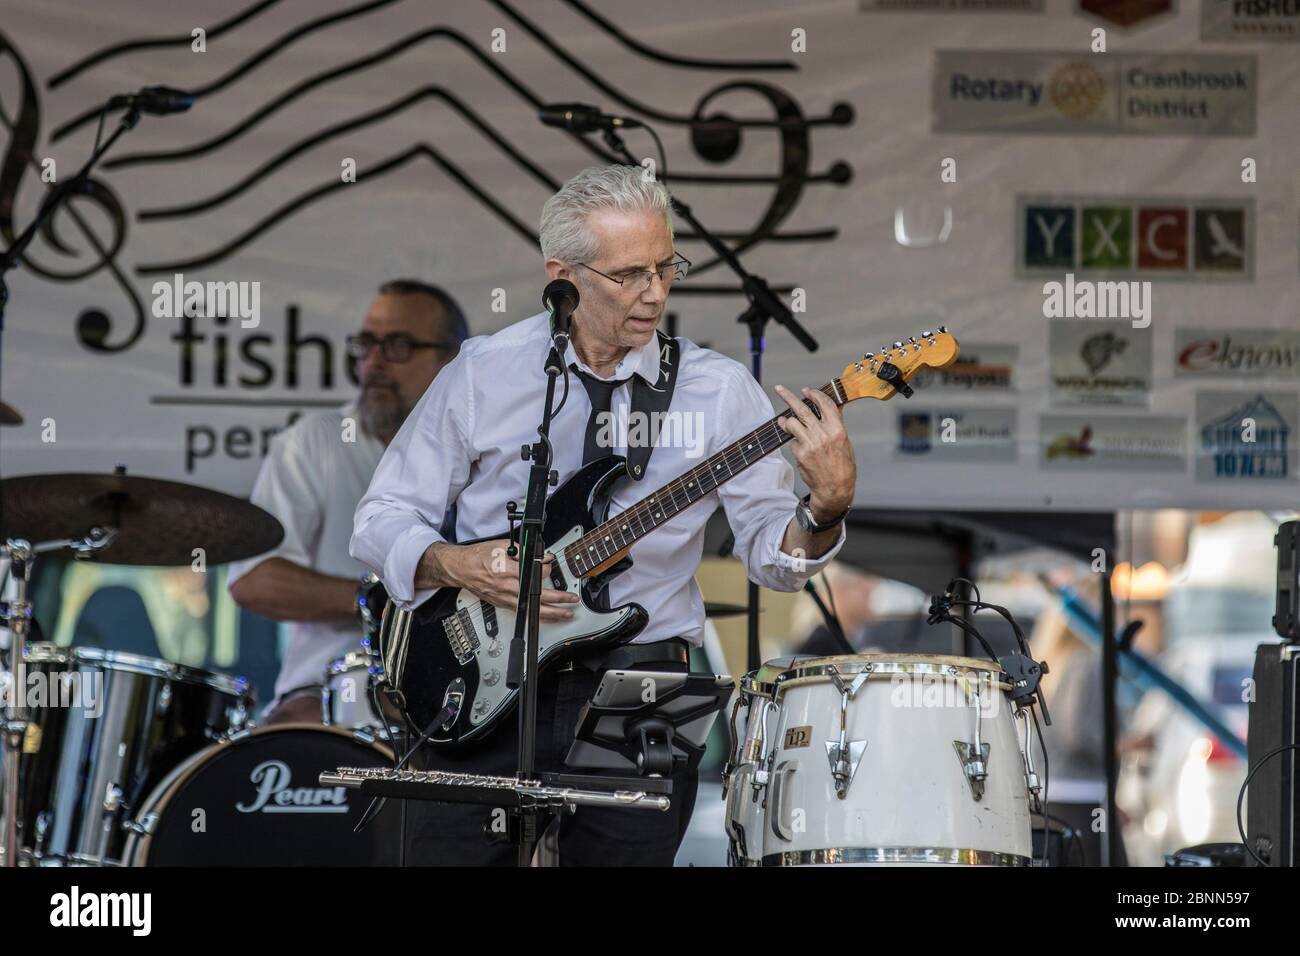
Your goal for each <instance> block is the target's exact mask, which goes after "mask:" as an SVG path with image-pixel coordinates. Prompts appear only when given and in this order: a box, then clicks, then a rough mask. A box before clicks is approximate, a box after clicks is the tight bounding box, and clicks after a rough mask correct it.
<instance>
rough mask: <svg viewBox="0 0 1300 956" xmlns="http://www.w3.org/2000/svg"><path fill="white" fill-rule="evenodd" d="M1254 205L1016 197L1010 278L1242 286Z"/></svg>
mask: <svg viewBox="0 0 1300 956" xmlns="http://www.w3.org/2000/svg"><path fill="white" fill-rule="evenodd" d="M1254 234H1255V206H1254V202H1253V201H1252V200H1248V199H1246V200H1228V199H1171V198H1168V197H1166V198H1161V199H1136V198H1135V199H1121V198H1118V197H1114V196H1110V197H1097V198H1095V199H1092V198H1080V197H1066V196H1061V197H1050V196H1048V197H1040V196H1024V195H1021V196H1017V197H1016V275H1017V276H1019V277H1021V278H1032V277H1037V276H1060V275H1061V273H1063V272H1070V273H1079V274H1081V275H1087V276H1093V277H1099V276H1108V277H1113V278H1119V277H1125V276H1140V277H1141V278H1143V279H1230V280H1247V279H1250V278H1251V277H1252V276H1253V275H1254V269H1255V241H1254Z"/></svg>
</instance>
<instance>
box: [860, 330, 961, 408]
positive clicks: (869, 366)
mask: <svg viewBox="0 0 1300 956" xmlns="http://www.w3.org/2000/svg"><path fill="white" fill-rule="evenodd" d="M959 351H960V349H959V348H958V346H957V340H956V339H955V338H953V337H952V333H951V332H949V331H948V329H947V328H946V327H945V326H942V325H941V326H939V331H937V332H922V333H921V334H920V335H918V336H915V337H913V338H909V339H908V340H907V341H906V342H895V343H894V344H893V345H892V346H890V347H889V348H885V349H881V350H880V351H879V352H868V353H867V354H866V355H864V356H862V359H861V360H860V361H857V362H854V363H853V364H852V365H848V366H845V368H844V373H843V374H842V375H841V376H840V386H841V388H842V389H843V391H844V395H845V399H844V400H845V401H846V402H851V401H853V400H854V399H857V398H878V399H881V400H884V399H887V398H893V397H894V394H895V392H896V391H897V389H895V388H894V386H893V385H890V384H889V383H888V382H886V381H885V380H884V379H882V378H879V377H878V376H877V374H876V373H877V372H879V371H880V369H881V367H882V365H883V364H884V363H885V362H889V363H890V364H892V365H894V366H896V367H897V368H898V371H899V372H900V373H901V375H902V379H903V381H904V382H906V381H908V380H910V379H911V378H912V377H913V376H914V375H916V374H917V373H918V372H920V371H921V370H922V369H927V368H947V367H948V366H949V365H951V364H952V363H953V362H955V361H956V360H957V354H958V352H959Z"/></svg>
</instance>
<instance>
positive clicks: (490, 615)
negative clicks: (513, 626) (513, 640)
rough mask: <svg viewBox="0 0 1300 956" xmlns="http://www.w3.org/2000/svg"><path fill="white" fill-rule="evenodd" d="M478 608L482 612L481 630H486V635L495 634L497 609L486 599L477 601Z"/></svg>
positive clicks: (492, 635) (491, 635)
mask: <svg viewBox="0 0 1300 956" xmlns="http://www.w3.org/2000/svg"><path fill="white" fill-rule="evenodd" d="M478 606H479V610H480V611H482V612H483V630H485V631H487V636H488V637H496V636H497V630H498V627H497V609H496V608H495V607H494V606H493V605H491V604H489V603H488V602H487V601H479V602H478Z"/></svg>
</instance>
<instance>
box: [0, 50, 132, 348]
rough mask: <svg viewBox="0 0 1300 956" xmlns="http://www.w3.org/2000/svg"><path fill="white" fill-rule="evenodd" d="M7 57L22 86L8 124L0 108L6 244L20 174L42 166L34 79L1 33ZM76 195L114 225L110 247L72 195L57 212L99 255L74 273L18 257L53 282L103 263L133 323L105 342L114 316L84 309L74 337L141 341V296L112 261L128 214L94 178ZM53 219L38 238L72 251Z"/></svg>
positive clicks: (1, 223)
mask: <svg viewBox="0 0 1300 956" xmlns="http://www.w3.org/2000/svg"><path fill="white" fill-rule="evenodd" d="M6 56H7V57H9V58H11V59H12V60H13V61H14V66H15V68H16V69H17V72H18V77H19V81H20V84H21V87H22V96H21V102H20V104H19V107H18V113H17V119H16V120H15V122H14V123H12V124H11V123H10V122H9V117H8V116H7V115H5V114H4V113H3V111H0V119H2V120H3V122H4V124H5V126H6V127H8V129H9V134H10V136H9V143H8V145H7V146H6V148H5V154H4V158H3V160H0V235H3V237H4V239H5V241H6V243H7V244H12V243H13V240H14V222H13V215H14V207H15V205H16V203H17V197H18V190H19V189H20V188H21V186H22V180H23V177H24V175H26V173H27V170H28V169H36V170H39V169H40V168H41V167H40V163H39V161H38V160H37V158H36V155H35V147H36V141H37V139H38V138H39V136H40V102H39V100H38V98H37V95H36V83H35V82H34V81H33V80H32V75H31V71H30V70H29V69H28V68H27V63H26V61H24V60H23V58H22V56H21V54H19V52H18V49H17V48H16V47H15V46H14V45H13V44H12V43H11V42H10V41H9V38H8V37H7V36H5V35H4V34H2V33H0V60H2V59H4V58H5V57H6ZM75 195H81V196H88V197H89V198H90V200H91V201H92V202H93V203H95V204H96V205H98V206H99V207H100V208H101V209H103V211H104V214H105V215H106V216H107V218H108V220H109V222H110V223H111V224H112V226H113V237H114V238H113V242H112V243H111V246H110V248H107V249H106V248H105V247H104V246H103V245H102V244H101V243H100V241H99V236H97V235H96V234H95V232H94V230H92V229H91V228H90V226H89V225H88V224H87V223H86V221H85V220H84V219H83V218H82V217H81V214H80V213H79V212H77V210H76V209H75V208H74V207H73V206H72V204H71V197H70V198H69V200H68V201H66V202H65V203H64V205H63V206H62V207H61V208H60V210H59V211H60V212H63V213H66V214H67V215H69V216H71V217H72V219H73V221H74V222H76V223H77V225H78V226H79V227H80V228H81V231H82V233H83V234H84V235H85V237H86V240H87V241H88V242H89V243H90V245H92V246H94V247H95V251H96V252H97V253H98V254H99V259H98V260H97V261H95V262H93V263H91V265H89V266H87V267H86V268H84V269H81V270H78V271H74V272H54V271H52V270H50V269H47V268H44V267H43V266H40V265H38V264H36V263H34V262H32V260H31V259H29V258H28V257H27V256H26V255H24V256H22V258H21V260H20V261H21V262H22V264H23V265H25V266H26V267H27V269H28V271H30V272H32V273H34V274H36V275H39V276H42V277H43V278H46V279H52V280H54V281H56V282H74V281H77V280H78V279H83V278H85V277H87V276H89V275H92V274H94V273H96V272H98V271H99V270H100V269H102V268H107V269H108V271H109V272H110V273H111V274H112V276H113V278H114V279H116V280H117V284H118V285H119V286H120V287H121V289H122V291H123V293H124V295H125V296H126V299H127V301H128V302H129V303H130V304H131V306H132V307H133V308H134V310H135V327H134V328H133V329H132V330H131V332H130V333H129V334H128V336H127V338H126V339H125V341H123V342H120V343H118V344H115V345H109V344H107V339H108V336H109V334H110V333H111V331H112V319H111V318H110V317H109V316H108V315H107V314H106V313H104V312H102V311H100V310H98V309H88V310H86V311H84V312H82V313H81V315H80V316H78V317H77V337H78V338H79V339H80V340H81V343H82V345H84V346H85V347H86V348H89V349H93V350H95V351H99V352H120V351H123V350H124V349H128V348H130V347H131V346H133V345H134V344H135V343H136V342H137V341H139V339H140V337H141V336H142V335H143V334H144V329H145V315H144V304H143V303H142V302H141V301H140V297H139V296H138V295H137V294H136V291H135V289H134V288H133V287H132V286H131V284H130V283H129V282H128V281H127V278H126V276H125V275H124V274H123V272H122V270H121V269H120V268H119V267H118V265H117V262H116V261H115V260H114V257H115V256H116V254H117V252H118V251H119V250H120V249H121V248H122V245H123V243H124V242H125V240H126V227H127V219H126V213H125V212H124V210H123V209H122V204H121V203H120V202H119V201H118V199H117V196H116V195H114V194H113V192H112V190H110V189H109V188H108V187H107V186H105V185H104V184H103V183H101V182H99V181H98V180H94V179H90V180H87V181H86V183H85V185H84V187H83V188H82V190H81V192H80V193H77V194H75ZM55 222H56V218H55V217H51V218H50V219H49V220H47V221H46V223H45V225H44V226H43V227H42V229H41V233H40V234H41V236H42V238H43V239H44V240H45V241H46V242H47V243H49V245H50V246H52V247H53V248H54V249H56V250H58V251H59V252H61V253H63V254H64V255H68V256H71V255H73V254H74V252H75V250H74V249H73V248H72V247H71V246H69V245H67V244H66V243H65V242H63V240H62V239H61V238H60V237H59V235H58V232H57V229H56V228H55Z"/></svg>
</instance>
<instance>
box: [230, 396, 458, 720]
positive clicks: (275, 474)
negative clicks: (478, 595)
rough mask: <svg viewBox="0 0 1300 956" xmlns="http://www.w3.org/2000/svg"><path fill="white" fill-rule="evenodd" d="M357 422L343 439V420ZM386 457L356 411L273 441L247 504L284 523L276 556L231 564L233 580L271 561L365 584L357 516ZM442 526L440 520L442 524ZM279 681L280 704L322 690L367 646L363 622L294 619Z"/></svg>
mask: <svg viewBox="0 0 1300 956" xmlns="http://www.w3.org/2000/svg"><path fill="white" fill-rule="evenodd" d="M345 418H347V419H351V421H352V423H353V424H352V425H351V426H350V428H349V434H350V436H351V437H354V438H355V439H356V440H355V441H344V419H345ZM383 453H384V446H383V443H382V442H381V441H379V439H377V438H375V437H374V436H373V435H369V434H367V433H366V432H365V431H364V430H363V429H362V427H361V421H360V417H359V415H358V413H357V410H356V406H355V405H353V404H349V405H345V406H343V407H341V408H338V409H331V410H326V411H319V412H312V413H310V414H308V415H305V416H303V417H302V418H300V419H298V421H296V422H294V423H293V425H292V426H290V427H289V428H287V429H285V430H284V431H283V432H281V433H280V434H279V435H276V436H275V437H274V438H273V439H272V440H271V447H270V449H269V450H268V451H267V455H266V460H265V461H264V462H263V463H262V470H261V471H259V472H258V475H257V481H256V483H255V484H254V485H253V491H252V494H250V495H249V500H250V501H251V502H252V503H253V504H255V505H257V506H258V507H260V508H264V509H266V510H267V511H269V512H270V513H271V514H273V515H275V517H276V518H277V519H279V521H280V524H282V525H284V540H283V541H281V542H280V544H279V546H277V547H276V548H275V549H274V550H273V551H268V552H267V553H266V554H263V555H259V556H258V557H256V558H253V559H251V560H248V561H237V562H234V563H233V564H231V565H230V572H229V578H228V582H229V584H234V583H235V581H237V580H239V578H241V577H243V576H244V575H245V574H247V573H248V572H249V571H251V570H252V569H253V568H254V567H255V566H256V565H258V564H260V563H261V562H263V561H265V560H266V559H268V558H284V559H285V560H286V561H292V562H293V563H294V564H296V565H299V566H300V567H304V568H310V569H311V570H313V571H318V572H320V573H321V574H330V575H334V576H335V577H340V578H352V579H354V580H356V581H357V583H358V584H359V583H360V579H361V576H362V575H363V574H365V572H366V568H365V566H364V565H363V564H361V563H360V562H359V561H356V560H355V559H353V558H352V556H351V555H349V554H348V539H349V538H350V537H351V536H352V516H353V514H354V513H355V512H356V509H357V502H358V501H359V500H360V499H361V496H362V495H363V494H365V491H366V487H367V486H368V485H369V484H370V476H371V475H372V474H373V473H374V470H375V465H377V464H378V463H379V459H380V457H381V456H382V455H383ZM439 523H440V524H441V522H439ZM287 626H288V631H289V642H288V646H287V647H286V648H285V652H284V657H283V659H282V660H281V662H280V673H279V676H278V677H277V678H276V681H275V695H276V699H277V700H278V699H279V698H280V696H282V695H283V694H284V693H285V692H286V691H289V690H293V689H295V688H297V687H302V686H304V685H306V684H319V683H320V682H321V678H322V676H323V675H324V673H325V667H326V665H327V664H329V662H330V661H332V660H334V658H336V657H339V656H341V655H342V654H344V653H346V652H347V651H350V650H353V649H359V648H360V646H361V636H362V632H361V621H360V620H357V621H355V622H352V623H349V624H337V623H332V622H328V621H294V622H291V623H289V624H288V625H287Z"/></svg>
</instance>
